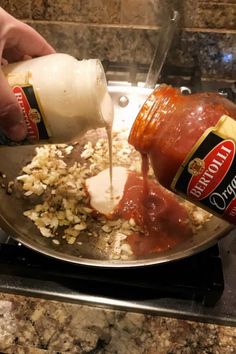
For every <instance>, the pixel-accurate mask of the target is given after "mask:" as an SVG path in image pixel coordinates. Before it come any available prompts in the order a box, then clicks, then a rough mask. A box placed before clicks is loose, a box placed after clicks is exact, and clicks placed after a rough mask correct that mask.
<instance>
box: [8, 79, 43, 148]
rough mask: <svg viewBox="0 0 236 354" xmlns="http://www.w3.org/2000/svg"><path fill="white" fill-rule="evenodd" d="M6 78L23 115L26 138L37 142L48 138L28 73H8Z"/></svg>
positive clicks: (37, 99)
mask: <svg viewBox="0 0 236 354" xmlns="http://www.w3.org/2000/svg"><path fill="white" fill-rule="evenodd" d="M7 79H8V82H9V84H10V85H11V88H12V91H13V93H14V94H15V96H16V99H17V101H18V103H19V105H20V107H21V111H22V113H23V116H24V120H25V123H26V126H27V131H28V134H27V140H28V141H29V142H37V141H39V140H45V139H49V137H50V136H49V133H48V130H47V128H46V126H45V119H44V116H43V110H42V107H41V106H40V102H39V98H38V97H37V95H36V93H35V90H34V87H33V85H32V84H31V83H30V81H31V75H30V73H29V72H27V73H17V74H13V75H11V74H10V75H8V77H7Z"/></svg>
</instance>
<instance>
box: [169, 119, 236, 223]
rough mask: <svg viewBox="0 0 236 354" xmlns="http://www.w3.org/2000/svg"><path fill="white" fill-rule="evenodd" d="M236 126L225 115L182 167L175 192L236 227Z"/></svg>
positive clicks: (173, 188) (202, 139) (176, 178)
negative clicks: (234, 224) (235, 224)
mask: <svg viewBox="0 0 236 354" xmlns="http://www.w3.org/2000/svg"><path fill="white" fill-rule="evenodd" d="M235 152H236V122H235V121H234V120H233V119H232V118H230V117H228V116H226V115H224V116H222V117H221V119H220V120H219V122H218V124H217V125H216V126H215V127H212V128H210V129H208V130H207V131H206V132H205V133H204V135H203V136H202V137H201V138H200V139H199V141H198V142H197V143H196V144H195V146H194V148H193V150H192V151H191V152H190V154H189V155H188V156H187V158H186V159H185V161H184V162H183V163H182V165H181V166H180V168H179V170H178V172H177V174H176V176H175V178H174V180H173V182H172V185H171V188H172V190H174V191H177V192H178V193H179V194H180V195H182V196H184V197H185V198H186V197H187V199H189V200H192V201H193V202H195V203H197V204H198V205H200V206H201V205H202V206H205V207H206V208H207V209H209V210H210V211H212V212H213V213H215V214H217V215H219V216H221V217H222V216H223V217H224V218H225V219H227V220H228V221H230V222H233V223H236V156H235Z"/></svg>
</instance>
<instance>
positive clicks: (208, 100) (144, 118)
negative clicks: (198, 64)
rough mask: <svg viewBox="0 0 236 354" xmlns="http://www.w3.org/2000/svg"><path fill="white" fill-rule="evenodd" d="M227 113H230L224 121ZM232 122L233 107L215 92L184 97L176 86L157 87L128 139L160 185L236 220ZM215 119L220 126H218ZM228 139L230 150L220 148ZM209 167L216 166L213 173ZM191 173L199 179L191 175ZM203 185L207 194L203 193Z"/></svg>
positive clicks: (235, 145)
mask: <svg viewBox="0 0 236 354" xmlns="http://www.w3.org/2000/svg"><path fill="white" fill-rule="evenodd" d="M225 116H228V117H226V118H227V121H226V118H225ZM222 119H223V120H222ZM233 120H236V105H235V104H234V103H232V102H230V101H229V100H227V99H226V98H224V97H223V96H221V95H219V94H216V93H196V94H192V95H187V96H184V95H182V94H181V92H180V90H178V89H176V88H173V87H171V86H166V85H161V86H160V87H158V88H157V89H155V90H154V91H153V93H152V94H151V95H150V96H149V98H148V99H147V101H146V102H145V103H144V105H143V107H142V108H141V110H140V112H139V114H138V116H137V118H136V120H135V122H134V124H133V126H132V129H131V132H130V135H129V143H130V144H131V145H133V146H134V147H135V149H136V150H138V151H139V152H140V153H141V154H142V156H145V155H146V156H148V158H149V160H150V162H151V165H152V167H153V171H154V173H155V176H156V178H157V180H158V181H159V182H160V184H161V185H162V186H164V187H165V188H167V189H170V190H172V189H173V190H174V191H177V192H178V191H179V192H180V194H181V195H182V196H183V195H185V197H186V198H187V199H189V200H191V201H193V202H196V203H198V202H199V203H200V204H201V206H202V207H203V208H206V209H207V210H209V209H211V210H212V212H213V213H214V212H215V213H216V215H218V216H221V217H223V218H225V219H226V220H230V221H231V222H234V223H235V224H236V196H235V195H236V189H235V191H232V188H233V189H234V187H233V186H234V185H235V179H236V174H235V173H234V170H235V169H234V167H233V166H235V163H236V154H235V151H236V136H234V133H233V132H234V131H235V126H234V129H233V130H232V129H231V128H232V125H231V124H232V122H233ZM219 121H220V125H217V123H218V122H219ZM225 122H226V123H225ZM222 124H225V125H224V127H226V124H227V129H226V130H221V132H220V133H219V129H220V128H218V126H222ZM233 124H236V123H234V122H233ZM216 127H217V128H216ZM209 129H210V130H209ZM214 129H215V130H214ZM216 129H218V130H216ZM230 130H231V131H232V133H231V137H228V136H226V135H227V133H225V132H229V131H230ZM225 134H226V135H225ZM229 142H230V146H232V149H231V150H230V149H229V148H227V147H226V146H224V144H228V143H229ZM214 144H215V145H214ZM218 146H219V148H221V149H222V151H223V152H226V153H225V155H223V154H222V153H221V151H220V150H219V149H218V150H219V151H218V150H217V147H218ZM208 149H209V150H208ZM194 154H195V155H194ZM209 156H212V161H210V159H209ZM231 157H232V158H231ZM217 158H218V159H220V158H221V161H218V160H217ZM233 159H234V160H233ZM232 161H234V162H233V165H232V167H230V166H231V163H232ZM221 166H223V167H221ZM208 167H209V168H210V169H211V170H213V167H214V168H215V170H214V171H213V172H212V174H210V173H209V171H208ZM220 169H221V170H220ZM216 170H217V171H216ZM228 171H229V174H228V175H226V174H227V172H228ZM177 173H178V174H177ZM216 173H217V174H218V175H217V174H216ZM222 175H224V176H226V177H225V180H223V179H222V178H220V176H222ZM180 176H181V178H180ZM193 176H198V177H197V178H195V177H194V178H195V179H193ZM193 182H194V183H193ZM177 184H178V187H177V189H176V185H177ZM190 187H191V190H190V189H188V188H190ZM206 188H208V189H207V190H208V191H209V193H208V194H207V193H205V194H204V193H203V191H204V190H205V189H206ZM217 188H218V189H217ZM146 193H148V191H146ZM192 196H194V197H196V200H195V199H194V198H191V197H192ZM203 196H204V197H203Z"/></svg>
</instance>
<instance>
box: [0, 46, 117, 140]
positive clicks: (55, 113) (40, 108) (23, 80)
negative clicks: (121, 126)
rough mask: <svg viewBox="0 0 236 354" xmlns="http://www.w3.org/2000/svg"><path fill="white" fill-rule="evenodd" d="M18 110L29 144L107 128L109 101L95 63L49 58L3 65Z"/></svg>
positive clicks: (58, 56) (99, 66)
mask: <svg viewBox="0 0 236 354" xmlns="http://www.w3.org/2000/svg"><path fill="white" fill-rule="evenodd" d="M3 72H4V74H5V76H6V77H7V79H8V82H9V84H10V86H11V87H12V91H13V92H14V94H15V96H16V98H17V100H18V103H19V105H20V107H21V109H22V113H23V115H24V119H25V122H26V125H27V130H28V136H27V141H28V142H29V143H39V142H43V143H47V142H48V143H66V142H72V141H75V140H77V139H78V138H79V136H81V135H82V134H83V133H85V132H86V131H87V130H89V129H95V128H99V127H110V126H111V125H112V121H113V103H112V100H111V97H110V95H109V93H108V90H107V83H106V78H105V73H104V70H103V67H102V64H101V62H100V61H99V60H98V59H89V60H77V59H75V58H74V57H72V56H70V55H67V54H60V53H57V54H51V55H47V56H43V57H39V58H34V59H30V60H26V61H22V62H18V63H14V64H8V65H6V66H4V67H3Z"/></svg>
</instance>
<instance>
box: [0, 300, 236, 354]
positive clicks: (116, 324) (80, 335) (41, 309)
mask: <svg viewBox="0 0 236 354" xmlns="http://www.w3.org/2000/svg"><path fill="white" fill-rule="evenodd" d="M0 353H11V354H26V353H27V354H28V353H30V354H31V353H32V354H43V353H50V354H56V353H57V354H62V353H77V354H80V353H81V354H85V353H90V354H167V353H168V354H194V353H196V354H199V353H201V354H204V353H205V354H210V353H212V354H213V353H214V354H217V353H218V354H230V353H236V328H235V327H224V326H217V325H213V324H205V323H198V322H191V321H186V320H177V319H173V318H165V317H158V316H151V315H144V314H138V313H131V312H123V311H115V310H109V309H104V308H97V307H92V306H86V305H81V304H71V303H64V302H58V301H52V300H45V299H38V298H31V297H24V296H19V295H10V294H0Z"/></svg>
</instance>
